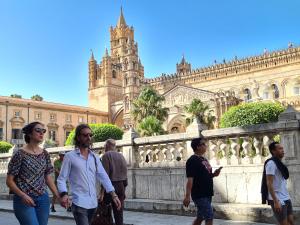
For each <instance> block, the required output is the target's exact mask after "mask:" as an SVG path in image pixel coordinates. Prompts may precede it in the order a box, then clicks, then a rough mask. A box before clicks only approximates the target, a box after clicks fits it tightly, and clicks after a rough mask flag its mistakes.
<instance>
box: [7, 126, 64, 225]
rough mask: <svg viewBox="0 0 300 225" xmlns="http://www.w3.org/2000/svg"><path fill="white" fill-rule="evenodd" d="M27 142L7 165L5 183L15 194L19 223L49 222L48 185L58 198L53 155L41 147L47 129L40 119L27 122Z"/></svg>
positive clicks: (14, 205) (14, 206) (23, 224)
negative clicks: (53, 176) (52, 161)
mask: <svg viewBox="0 0 300 225" xmlns="http://www.w3.org/2000/svg"><path fill="white" fill-rule="evenodd" d="M22 132H23V133H24V134H25V142H26V145H25V146H24V147H23V148H22V149H19V150H18V151H17V152H16V153H15V154H14V155H13V156H12V158H11V160H10V162H9V164H8V172H7V178H6V184H7V186H8V187H9V188H10V190H11V191H12V192H13V193H14V196H13V209H14V213H15V215H16V217H17V219H18V221H19V223H20V225H47V223H48V218H49V211H50V200H49V196H48V192H47V186H48V187H49V188H50V190H51V191H52V193H53V195H54V196H56V197H57V198H58V199H59V194H58V191H57V189H56V186H55V184H54V181H53V180H52V177H51V173H52V172H53V167H52V165H51V160H50V155H49V153H48V152H47V151H46V150H45V149H42V148H40V147H39V144H40V143H41V142H42V141H43V138H44V134H45V133H46V129H45V128H44V125H43V124H41V123H40V122H32V123H30V124H28V125H26V126H25V127H24V128H23V129H22Z"/></svg>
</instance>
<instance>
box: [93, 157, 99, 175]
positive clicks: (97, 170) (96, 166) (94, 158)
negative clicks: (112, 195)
mask: <svg viewBox="0 0 300 225" xmlns="http://www.w3.org/2000/svg"><path fill="white" fill-rule="evenodd" d="M92 155H93V158H94V161H95V167H96V173H98V166H97V159H96V156H95V155H94V153H92Z"/></svg>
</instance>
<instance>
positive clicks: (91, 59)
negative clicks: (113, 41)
mask: <svg viewBox="0 0 300 225" xmlns="http://www.w3.org/2000/svg"><path fill="white" fill-rule="evenodd" d="M90 51H91V53H92V54H91V58H90V61H95V58H94V53H93V50H92V49H90Z"/></svg>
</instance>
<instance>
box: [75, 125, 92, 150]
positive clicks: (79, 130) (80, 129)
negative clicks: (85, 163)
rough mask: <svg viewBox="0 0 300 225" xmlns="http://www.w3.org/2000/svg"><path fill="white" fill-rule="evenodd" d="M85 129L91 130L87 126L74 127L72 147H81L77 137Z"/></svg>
mask: <svg viewBox="0 0 300 225" xmlns="http://www.w3.org/2000/svg"><path fill="white" fill-rule="evenodd" d="M85 128H88V129H90V130H92V129H91V128H90V126H89V125H87V124H80V125H78V126H77V127H76V129H75V136H74V145H75V147H80V146H81V143H80V141H79V139H78V137H79V136H80V134H81V131H82V130H83V129H85Z"/></svg>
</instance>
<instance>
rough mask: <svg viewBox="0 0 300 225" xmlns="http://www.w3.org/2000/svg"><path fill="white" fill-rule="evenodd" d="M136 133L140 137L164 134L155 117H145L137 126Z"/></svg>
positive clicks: (160, 124)
mask: <svg viewBox="0 0 300 225" xmlns="http://www.w3.org/2000/svg"><path fill="white" fill-rule="evenodd" d="M137 131H138V133H139V134H140V135H141V136H143V137H144V136H156V135H160V134H164V133H165V131H164V129H163V128H162V122H161V121H160V120H158V119H157V118H156V117H155V116H147V117H145V118H144V119H143V120H142V121H141V122H140V123H138V125H137Z"/></svg>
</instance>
